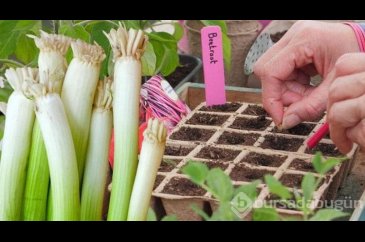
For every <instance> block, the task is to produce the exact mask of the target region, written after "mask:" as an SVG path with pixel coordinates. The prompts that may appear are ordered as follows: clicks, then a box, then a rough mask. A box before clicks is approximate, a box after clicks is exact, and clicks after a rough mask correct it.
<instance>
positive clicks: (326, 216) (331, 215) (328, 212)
mask: <svg viewBox="0 0 365 242" xmlns="http://www.w3.org/2000/svg"><path fill="white" fill-rule="evenodd" d="M348 215H349V214H348V213H344V212H342V211H340V210H336V209H321V210H319V211H318V212H316V213H315V214H314V215H313V216H312V217H311V218H310V219H309V221H331V220H334V219H336V218H342V217H346V216H348Z"/></svg>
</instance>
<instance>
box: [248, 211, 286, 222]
mask: <svg viewBox="0 0 365 242" xmlns="http://www.w3.org/2000/svg"><path fill="white" fill-rule="evenodd" d="M252 218H253V220H254V221H279V220H280V217H279V214H278V212H277V211H276V210H275V209H274V208H256V209H254V211H253V216H252Z"/></svg>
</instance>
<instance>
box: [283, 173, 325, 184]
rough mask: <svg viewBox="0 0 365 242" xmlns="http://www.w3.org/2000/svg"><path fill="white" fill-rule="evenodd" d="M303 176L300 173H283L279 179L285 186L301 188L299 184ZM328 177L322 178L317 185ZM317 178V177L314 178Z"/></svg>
mask: <svg viewBox="0 0 365 242" xmlns="http://www.w3.org/2000/svg"><path fill="white" fill-rule="evenodd" d="M303 178H304V175H300V174H288V173H287V174H284V175H282V177H281V178H280V179H279V181H280V182H281V183H282V184H283V185H284V186H287V187H292V188H294V187H295V188H301V184H302V180H303ZM329 178H330V176H326V178H325V179H322V181H321V182H320V184H319V186H318V187H320V186H322V184H323V183H324V182H325V181H326V182H327V181H328V179H329ZM316 179H318V178H316Z"/></svg>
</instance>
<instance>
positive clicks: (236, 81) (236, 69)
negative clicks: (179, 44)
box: [185, 20, 262, 86]
mask: <svg viewBox="0 0 365 242" xmlns="http://www.w3.org/2000/svg"><path fill="white" fill-rule="evenodd" d="M226 24H227V30H228V37H229V38H230V40H231V45H232V51H231V70H230V71H228V70H227V69H225V77H226V85H229V86H247V80H248V76H246V75H245V74H244V68H243V67H244V62H245V59H246V56H247V53H248V51H249V50H250V47H251V45H252V44H253V42H254V41H255V39H256V37H257V35H258V33H259V31H260V30H261V27H262V26H261V24H260V23H259V22H258V21H257V20H226ZM203 27H204V25H203V24H202V23H201V21H199V20H187V21H185V28H186V29H187V35H188V40H189V49H190V54H192V55H195V56H198V57H201V40H200V30H201V28H203ZM200 80H201V81H203V79H202V78H200Z"/></svg>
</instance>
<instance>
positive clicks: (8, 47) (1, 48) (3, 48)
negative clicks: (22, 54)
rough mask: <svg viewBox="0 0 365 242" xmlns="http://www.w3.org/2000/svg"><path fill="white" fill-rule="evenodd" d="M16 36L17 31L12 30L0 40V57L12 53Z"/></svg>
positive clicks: (5, 56)
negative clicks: (4, 38) (5, 37)
mask: <svg viewBox="0 0 365 242" xmlns="http://www.w3.org/2000/svg"><path fill="white" fill-rule="evenodd" d="M18 38H19V33H18V32H17V31H14V32H11V33H10V34H9V35H8V36H7V39H6V40H0V58H8V56H9V55H11V54H12V53H14V51H15V48H16V43H17V42H18Z"/></svg>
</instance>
